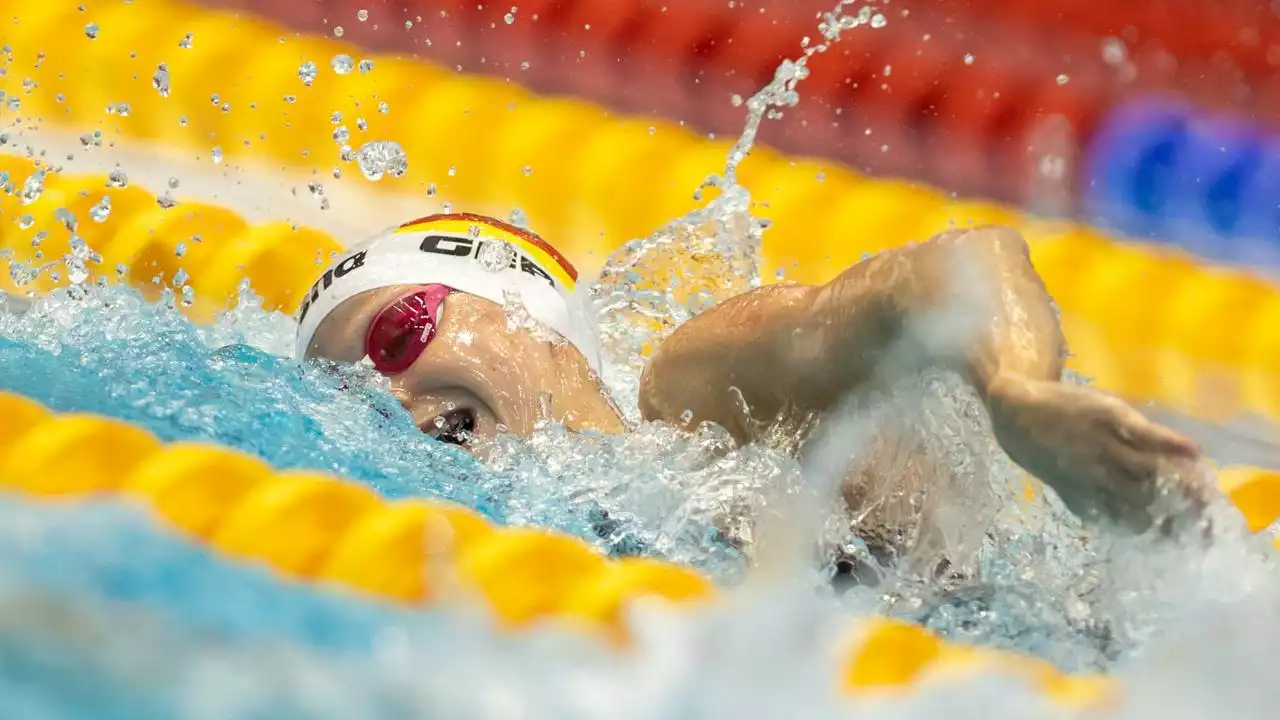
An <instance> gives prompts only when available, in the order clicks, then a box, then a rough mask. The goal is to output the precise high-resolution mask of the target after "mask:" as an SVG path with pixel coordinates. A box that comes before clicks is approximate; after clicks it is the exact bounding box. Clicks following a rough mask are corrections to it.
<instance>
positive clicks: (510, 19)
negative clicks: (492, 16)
mask: <svg viewBox="0 0 1280 720" xmlns="http://www.w3.org/2000/svg"><path fill="white" fill-rule="evenodd" d="M502 21H503V22H505V23H506V24H508V25H514V24H515V22H516V14H515V13H513V12H509V13H507V14H506V15H503V16H502Z"/></svg>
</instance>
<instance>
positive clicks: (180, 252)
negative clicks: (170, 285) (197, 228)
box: [173, 242, 187, 280]
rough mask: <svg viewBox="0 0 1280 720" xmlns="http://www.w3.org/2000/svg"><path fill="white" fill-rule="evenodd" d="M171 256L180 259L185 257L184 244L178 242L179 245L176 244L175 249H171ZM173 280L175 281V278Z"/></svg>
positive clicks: (185, 248)
mask: <svg viewBox="0 0 1280 720" xmlns="http://www.w3.org/2000/svg"><path fill="white" fill-rule="evenodd" d="M173 254H174V255H176V256H178V257H182V256H183V255H186V254H187V244H186V243H184V242H180V243H178V244H177V246H175V247H174V248H173ZM174 279H175V280H176V279H177V278H174Z"/></svg>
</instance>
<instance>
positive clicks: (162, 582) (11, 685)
mask: <svg viewBox="0 0 1280 720" xmlns="http://www.w3.org/2000/svg"><path fill="white" fill-rule="evenodd" d="M291 331H292V328H291V325H290V322H289V320H288V319H287V318H284V317H282V316H278V315H272V314H268V313H263V312H261V311H259V310H256V309H254V308H253V307H248V306H246V307H242V308H240V309H238V310H237V311H236V312H234V313H232V314H231V315H230V316H229V317H227V318H225V319H224V320H222V321H221V322H219V323H218V324H217V325H215V326H211V327H195V326H192V325H191V324H189V323H188V322H186V321H185V320H184V319H182V318H181V316H180V314H179V313H178V312H177V311H176V310H174V309H173V308H170V307H166V306H164V305H163V304H161V305H158V306H153V305H147V304H145V303H143V302H142V301H141V300H140V299H139V297H138V296H137V295H136V294H135V293H134V292H133V291H130V290H124V289H119V288H112V289H107V290H97V291H95V292H93V293H91V294H90V296H89V297H88V298H87V299H81V300H71V299H67V298H65V297H63V298H52V299H48V300H45V301H41V302H40V303H38V304H37V305H36V307H35V308H34V309H33V310H32V311H31V312H28V313H26V314H24V315H19V316H10V315H3V316H0V386H2V387H3V388H4V389H8V390H13V391H16V392H20V393H23V394H26V395H28V396H31V397H33V398H35V399H37V400H39V401H41V402H43V403H46V404H47V405H49V406H50V407H52V408H55V409H57V410H64V411H66V410H84V411H92V412H98V413H102V414H105V415H110V416H114V417H120V418H124V419H127V420H130V421H132V422H136V423H138V424H141V425H143V426H145V427H147V428H149V429H150V430H152V431H153V432H155V433H156V434H157V435H159V436H160V437H162V438H164V439H167V440H176V439H202V440H211V441H214V442H220V443H224V444H227V445H231V446H234V447H238V448H241V449H244V450H246V451H249V452H252V453H255V454H257V455H259V456H261V457H263V458H264V459H266V460H268V461H269V462H271V463H272V464H273V465H275V466H277V467H299V468H315V469H322V470H325V471H329V472H333V473H336V474H340V475H344V476H347V477H351V478H354V479H357V480H360V481H362V482H366V483H368V484H369V485H370V486H371V487H373V488H375V489H376V490H377V491H379V492H380V493H383V494H384V495H387V496H389V497H407V496H417V495H431V496H437V497H444V498H448V499H451V500H455V501H457V502H461V503H464V504H467V505H469V506H471V507H475V508H478V509H480V510H481V511H482V512H485V513H486V514H488V515H489V516H491V517H492V518H494V519H495V520H496V521H499V522H509V523H520V524H536V525H541V526H549V527H555V528H559V529H561V530H564V531H566V532H569V533H573V534H575V535H578V536H579V537H582V538H584V539H587V540H588V541H590V542H592V543H593V544H595V545H596V546H598V547H600V548H601V549H603V550H606V551H609V552H612V553H615V554H622V553H646V554H653V555H657V556H662V557H667V558H672V559H675V560H678V561H683V562H688V563H691V564H693V565H695V566H697V567H699V568H701V569H704V570H706V571H707V572H709V573H711V574H712V575H713V576H714V577H717V578H718V579H720V580H721V582H723V583H725V584H726V585H727V586H734V587H735V588H736V589H734V590H733V591H732V592H731V593H730V596H729V599H728V601H727V602H726V603H725V604H724V605H723V606H721V607H718V608H716V609H714V610H708V611H703V612H701V613H698V614H692V615H690V614H667V613H662V612H653V613H651V614H648V615H644V616H643V617H642V618H641V622H640V626H639V627H640V631H639V634H640V637H641V642H640V647H639V649H638V651H637V652H635V653H632V654H629V655H626V656H620V655H616V654H613V653H611V652H609V651H607V650H605V649H604V648H600V647H597V646H595V645H594V644H593V643H592V642H590V641H589V640H586V639H583V638H580V637H577V636H575V635H572V634H566V633H563V632H558V631H555V630H554V629H548V630H546V631H544V632H540V633H534V634H532V635H529V636H522V637H507V636H503V635H501V634H500V633H495V632H494V631H492V629H491V628H489V627H488V625H487V624H486V621H485V619H484V617H483V615H482V614H480V613H478V612H470V613H469V612H467V611H465V610H460V609H448V610H443V611H435V612H409V611H406V610H402V609H396V608H391V607H386V606H383V605H381V604H378V603H375V602H371V601H366V600H362V599H357V598H354V597H350V596H347V595H344V594H343V593H342V592H341V591H339V590H336V589H332V588H316V587H310V586H297V585H293V584H290V583H285V582H281V581H279V580H278V579H276V578H274V577H272V576H271V575H270V574H269V573H268V572H267V571H265V570H263V569H259V568H256V567H252V566H247V565H240V564H236V563H228V562H224V561H222V560H219V559H218V558H216V557H212V556H210V555H209V554H207V553H206V552H204V551H203V550H201V549H200V548H198V547H195V546H193V545H190V544H188V543H186V542H184V541H182V540H181V539H178V538H175V537H172V536H169V535H167V534H166V533H165V532H164V531H163V529H161V528H159V527H158V526H157V525H156V524H155V523H153V522H152V521H151V519H150V518H148V517H147V516H146V515H145V513H144V512H142V511H141V510H139V509H137V508H132V507H128V506H126V505H121V504H116V503H113V502H107V501H102V502H93V503H86V504H70V505H67V504H60V505H46V504H36V503H30V502H27V501H24V500H22V499H20V498H16V497H8V498H5V499H3V500H2V501H0V717H6V718H7V717H15V718H19V717H20V718H45V717H49V718H86V717H92V718H148V717H191V718H206V717H207V718H215V717H216V718H241V717H243V718H286V717H306V718H311V717H325V718H358V717H370V718H384V717H385V718H399V717H501V718H506V717H521V718H523V717H548V718H562V717H628V718H630V717H635V718H666V717H690V718H693V717H699V718H700V717H707V718H711V717H726V716H734V717H778V716H782V715H789V714H790V713H792V712H797V713H800V714H801V715H802V716H805V717H827V716H842V715H856V716H859V717H862V716H865V715H867V714H871V715H873V716H877V715H883V716H889V717H897V716H911V717H928V716H933V715H936V714H941V713H945V714H946V715H947V716H948V717H967V716H969V715H973V716H974V717H996V716H999V717H1004V716H1008V717H1041V716H1043V715H1042V713H1043V712H1044V711H1045V708H1044V707H1043V705H1042V704H1041V703H1040V701H1039V700H1037V699H1036V698H1034V697H1032V696H1030V695H1028V694H1027V693H1026V691H1025V688H1020V687H1018V686H1017V685H1016V684H1015V683H1013V682H1012V681H1010V680H1007V679H1000V678H988V679H984V680H982V681H979V682H974V683H967V684H965V685H964V686H961V687H955V688H947V689H939V690H935V691H932V692H927V693H921V694H920V695H919V696H918V697H915V698H911V699H907V700H899V701H894V702H887V701H878V702H874V703H866V702H854V701H850V700H847V699H843V698H841V697H840V696H839V695H838V694H837V693H836V692H835V689H834V688H835V682H834V675H835V661H834V653H835V652H836V649H837V646H838V643H839V640H840V639H841V638H842V637H843V633H844V632H845V631H846V630H847V628H849V627H850V626H851V620H852V618H853V617H854V616H855V615H857V614H863V613H867V612H871V611H882V612H890V613H893V614H897V615H900V616H903V617H908V618H913V619H917V620H920V621H922V622H925V623H926V624H928V625H929V626H930V627H933V628H934V629H936V630H938V631H940V632H942V633H943V634H945V635H948V636H950V637H953V638H957V639H961V640H966V641H972V642H979V643H987V644H996V645H1000V646H1004V647H1011V648H1015V649H1020V650H1024V651H1029V652H1034V653H1036V654H1039V655H1041V656H1044V657H1048V658H1051V659H1053V660H1054V661H1056V662H1058V663H1060V664H1062V665H1064V666H1066V667H1069V668H1074V669H1097V668H1105V669H1110V670H1113V671H1116V672H1120V673H1125V674H1128V675H1130V676H1131V679H1130V685H1132V686H1133V687H1134V694H1133V697H1132V703H1133V704H1132V705H1131V706H1130V707H1127V708H1126V709H1125V713H1126V714H1132V716H1133V717H1150V715H1149V714H1148V713H1150V712H1154V710H1153V708H1155V709H1158V711H1159V712H1161V713H1162V714H1164V715H1166V716H1168V717H1179V716H1185V717H1196V716H1198V715H1196V714H1194V713H1193V714H1183V715H1179V713H1187V712H1191V710H1194V709H1196V708H1202V707H1211V708H1222V707H1232V708H1235V709H1236V710H1237V711H1238V712H1239V713H1240V714H1238V715H1237V716H1241V717H1242V716H1249V715H1250V713H1251V712H1252V711H1253V710H1258V709H1260V708H1267V707H1274V705H1272V704H1271V703H1273V702H1274V701H1275V700H1276V699H1280V698H1275V697H1272V695H1274V694H1275V693H1276V691H1275V690H1271V689H1268V688H1269V687H1270V686H1271V685H1273V683H1270V681H1269V679H1268V678H1267V672H1266V670H1265V668H1266V666H1265V664H1263V660H1265V659H1266V658H1269V657H1270V647H1273V646H1274V641H1275V640H1278V639H1280V632H1278V630H1280V623H1278V622H1277V620H1280V617H1278V613H1280V602H1277V601H1278V600H1280V592H1278V590H1280V585H1278V584H1277V582H1276V577H1277V574H1276V572H1275V568H1274V562H1273V561H1272V560H1271V559H1270V555H1269V554H1268V553H1267V552H1266V550H1265V548H1264V547H1263V546H1264V545H1265V544H1266V543H1265V542H1263V541H1262V540H1257V539H1254V540H1250V539H1246V538H1244V537H1243V536H1242V535H1240V534H1239V533H1238V532H1236V531H1235V530H1236V529H1234V528H1232V527H1231V526H1230V523H1227V524H1225V525H1224V526H1223V528H1224V529H1223V530H1222V531H1221V532H1220V535H1221V537H1220V538H1219V539H1218V540H1216V541H1215V542H1213V543H1211V544H1208V545H1204V544H1200V543H1192V542H1182V541H1169V540H1164V541H1161V540H1157V539H1153V538H1126V537H1119V536H1115V537H1113V536H1111V535H1109V534H1108V533H1105V532H1096V531H1091V530H1087V529H1085V528H1082V527H1080V526H1079V524H1078V523H1077V522H1075V521H1074V520H1072V519H1071V518H1070V517H1068V516H1066V515H1064V514H1063V513H1061V511H1060V509H1059V508H1058V507H1057V506H1056V504H1055V503H1053V502H1052V500H1051V499H1049V500H1040V501H1037V502H1035V503H1029V504H1028V503H1017V502H1013V501H1011V500H1010V498H1013V497H1016V496H1017V494H1018V491H1017V489H1016V488H1015V487H1014V483H1013V481H1012V478H1011V476H1010V475H1009V474H1008V470H1007V468H1005V467H1004V466H1002V465H1000V464H999V463H995V464H993V465H991V466H990V467H989V468H987V470H986V474H985V475H983V476H976V477H974V478H972V479H973V480H974V481H975V482H978V483H985V484H988V485H990V486H991V490H992V493H993V494H994V496H995V497H997V498H1001V499H1002V500H1001V501H1002V503H1003V504H1002V505H1001V509H1000V510H999V511H998V512H997V513H996V517H995V520H994V529H993V530H992V531H991V532H989V533H986V535H985V537H984V539H983V547H982V548H981V551H980V552H979V554H978V559H977V561H976V565H975V570H974V577H973V578H972V579H971V580H970V581H968V582H965V583H962V584H961V586H960V587H958V588H956V589H953V590H948V591H946V592H945V593H941V594H940V593H939V592H937V591H936V590H931V589H929V588H927V587H924V586H921V585H917V584H915V583H913V582H911V581H910V580H909V579H905V578H904V579H894V578H890V579H889V580H888V581H887V582H886V583H885V584H882V585H881V586H880V587H878V588H875V589H863V590H857V591H852V592H850V593H849V594H847V595H844V596H842V597H841V596H837V595H835V594H834V593H833V592H832V591H831V590H830V589H829V586H828V585H825V584H824V583H823V581H822V574H821V563H820V562H818V561H816V560H813V559H812V558H810V557H804V558H797V557H791V558H789V559H788V560H786V561H783V562H773V563H772V564H770V563H768V562H766V563H765V566H764V567H762V568H761V569H760V571H759V572H757V573H753V574H752V575H751V576H750V578H749V579H748V580H747V581H746V582H745V583H743V582H742V581H741V576H742V573H741V570H742V567H743V561H742V558H741V557H740V556H739V555H738V554H737V553H736V552H735V551H733V550H732V549H731V548H729V547H728V546H727V545H726V544H725V543H724V542H723V541H722V540H721V539H720V538H719V537H718V535H717V533H716V531H715V529H714V526H715V524H714V522H713V514H714V513H713V511H712V510H713V508H714V506H715V505H716V502H717V501H718V500H721V499H723V498H722V496H720V495H717V494H716V493H718V492H720V491H722V490H725V489H726V488H727V489H730V490H734V491H735V492H737V493H739V494H741V493H743V492H746V494H748V495H750V493H751V492H761V493H763V492H764V491H765V490H764V489H765V488H766V487H767V486H769V485H771V484H782V485H784V486H785V485H787V484H788V483H794V481H795V480H796V478H799V477H800V476H801V472H800V468H798V467H797V466H795V464H794V463H791V462H790V461H788V460H787V459H785V458H782V457H780V456H776V455H774V454H771V453H769V452H768V451H765V450H763V449H759V448H747V449H743V450H740V451H734V452H729V453H727V454H725V453H723V452H720V451H719V449H718V447H717V445H718V442H719V440H718V439H717V438H716V437H715V436H714V434H713V433H712V434H708V435H707V436H695V437H688V436H681V435H678V434H676V433H674V432H672V431H669V430H664V429H662V428H658V427H643V428H641V429H640V430H638V431H637V432H636V433H633V434H631V435H630V436H628V437H626V438H574V437H571V436H568V435H566V434H564V433H563V432H560V431H558V430H557V429H556V428H554V427H549V428H546V429H545V430H544V431H543V432H541V433H540V434H539V435H538V436H537V437H535V438H534V439H532V440H530V441H527V442H520V443H515V442H513V443H512V444H511V445H510V446H509V447H507V448H506V449H505V451H504V452H503V453H500V454H499V455H498V459H497V461H496V469H494V468H490V467H485V466H481V465H480V464H478V463H477V462H475V461H474V460H472V459H471V458H470V457H469V456H466V455H464V454H461V453H458V452H456V451H454V450H453V449H452V448H449V447H446V446H442V445H439V444H437V443H435V442H433V441H430V440H428V439H426V438H425V437H424V436H422V435H421V434H420V433H419V432H418V431H417V429H416V428H414V427H413V425H412V423H410V422H409V419H408V418H407V417H406V416H404V415H403V414H401V413H400V412H399V411H398V409H397V408H396V406H395V404H394V403H393V402H391V399H390V397H389V396H387V395H385V394H384V393H382V392H381V391H380V390H379V389H378V387H377V381H376V380H375V379H372V378H367V377H363V376H359V375H350V377H349V378H348V381H347V382H346V383H345V384H346V385H348V386H349V389H348V390H346V391H343V390H340V389H339V388H340V386H341V385H342V384H343V383H340V382H339V380H338V379H336V378H335V377H334V374H333V371H325V370H323V369H321V368H316V367H300V366H298V365H296V364H294V363H292V362H291V361H288V360H284V359H281V355H282V354H283V353H284V352H285V348H286V347H287V345H288V343H289V341H290V334H291ZM339 372H346V373H349V374H350V373H354V372H356V371H354V370H350V369H348V370H340V371H339ZM948 392H949V391H948V390H947V388H945V387H944V388H943V389H942V390H940V391H939V393H937V394H938V396H939V397H942V398H945V397H946V396H947V395H948ZM622 394H625V392H623V393H622ZM929 402H931V403H933V405H929V404H928V403H926V406H927V407H933V408H934V409H935V410H939V411H941V409H945V408H948V407H958V406H955V405H949V404H947V403H944V402H940V401H939V400H937V399H936V398H935V399H934V400H931V401H929ZM961 405H962V404H961ZM943 414H945V413H943ZM960 414H963V413H962V412H961V413H960ZM926 415H928V413H926ZM944 424H945V423H944ZM801 555H803V553H801ZM1254 680H1256V682H1254ZM997 699H998V702H997V701H996V700H997ZM1175 699H1176V702H1175ZM993 703H994V704H993ZM1197 703H1200V704H1197ZM1205 703H1207V705H1205Z"/></svg>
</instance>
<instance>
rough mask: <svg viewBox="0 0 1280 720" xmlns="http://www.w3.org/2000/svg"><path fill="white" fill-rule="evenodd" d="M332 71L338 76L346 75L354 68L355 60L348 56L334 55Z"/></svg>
mask: <svg viewBox="0 0 1280 720" xmlns="http://www.w3.org/2000/svg"><path fill="white" fill-rule="evenodd" d="M331 64H332V65H333V71H334V72H336V73H338V74H339V75H346V74H347V73H349V72H351V71H352V70H354V69H355V68H356V60H355V58H353V57H351V56H350V55H334V56H333V62H332V63H331Z"/></svg>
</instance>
